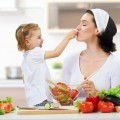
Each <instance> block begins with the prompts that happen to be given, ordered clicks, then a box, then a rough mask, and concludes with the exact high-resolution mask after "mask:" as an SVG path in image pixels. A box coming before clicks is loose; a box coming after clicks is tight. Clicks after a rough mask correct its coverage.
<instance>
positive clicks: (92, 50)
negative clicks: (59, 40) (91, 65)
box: [81, 45, 109, 61]
mask: <svg viewBox="0 0 120 120" xmlns="http://www.w3.org/2000/svg"><path fill="white" fill-rule="evenodd" d="M108 56H109V53H106V52H104V51H103V49H102V48H100V47H99V46H94V45H93V46H92V45H91V46H87V48H86V50H84V51H83V52H82V53H81V57H82V58H83V59H86V60H89V59H90V60H91V61H98V60H101V59H104V58H107V57H108Z"/></svg>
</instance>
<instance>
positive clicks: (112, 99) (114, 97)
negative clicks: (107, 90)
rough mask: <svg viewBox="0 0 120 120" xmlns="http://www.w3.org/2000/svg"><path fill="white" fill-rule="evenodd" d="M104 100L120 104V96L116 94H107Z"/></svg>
mask: <svg viewBox="0 0 120 120" xmlns="http://www.w3.org/2000/svg"><path fill="white" fill-rule="evenodd" d="M104 100H105V101H110V102H112V103H113V104H114V105H115V106H120V98H118V97H116V96H112V95H107V96H105V97H104Z"/></svg>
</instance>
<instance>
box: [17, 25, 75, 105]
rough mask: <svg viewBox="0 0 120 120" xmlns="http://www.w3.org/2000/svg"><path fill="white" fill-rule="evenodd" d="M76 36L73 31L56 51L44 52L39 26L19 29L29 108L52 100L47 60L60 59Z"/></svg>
mask: <svg viewBox="0 0 120 120" xmlns="http://www.w3.org/2000/svg"><path fill="white" fill-rule="evenodd" d="M76 34H77V31H76V30H73V31H71V32H70V33H68V35H67V36H66V37H65V38H64V39H63V41H62V42H61V43H60V44H59V45H58V46H57V47H56V48H55V49H54V50H52V51H44V50H43V49H42V44H43V39H42V34H41V30H40V27H39V26H38V25H37V24H34V23H29V24H22V25H20V26H19V27H18V28H17V30H16V39H17V42H18V50H20V51H24V59H23V62H22V65H21V69H22V72H23V78H24V84H25V94H26V99H27V104H28V106H41V105H44V104H45V103H46V102H48V101H51V100H52V99H51V96H50V95H49V91H48V86H47V83H46V82H45V81H46V79H50V73H49V70H48V67H47V65H46V62H45V60H46V59H49V58H54V57H58V56H59V55H60V54H61V53H62V51H63V50H64V49H65V47H66V45H67V44H68V43H69V40H71V39H72V38H74V37H75V36H76Z"/></svg>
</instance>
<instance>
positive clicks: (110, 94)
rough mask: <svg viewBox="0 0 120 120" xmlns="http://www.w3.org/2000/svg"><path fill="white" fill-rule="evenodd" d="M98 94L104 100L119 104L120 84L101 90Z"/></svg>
mask: <svg viewBox="0 0 120 120" xmlns="http://www.w3.org/2000/svg"><path fill="white" fill-rule="evenodd" d="M98 95H99V96H100V98H102V99H103V100H104V101H110V102H112V103H114V105H115V106H120V85H118V86H116V87H114V88H111V89H108V90H107V91H105V90H102V91H100V92H98Z"/></svg>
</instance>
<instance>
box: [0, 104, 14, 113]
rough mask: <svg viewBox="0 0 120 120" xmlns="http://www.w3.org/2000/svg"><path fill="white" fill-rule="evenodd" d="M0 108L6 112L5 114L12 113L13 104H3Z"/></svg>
mask: <svg viewBox="0 0 120 120" xmlns="http://www.w3.org/2000/svg"><path fill="white" fill-rule="evenodd" d="M0 108H2V109H4V110H5V113H9V112H11V111H12V104H11V103H1V104H0Z"/></svg>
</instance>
